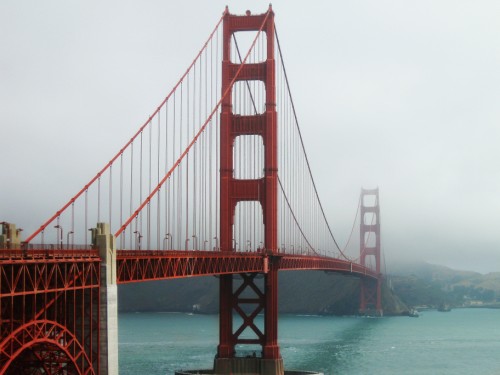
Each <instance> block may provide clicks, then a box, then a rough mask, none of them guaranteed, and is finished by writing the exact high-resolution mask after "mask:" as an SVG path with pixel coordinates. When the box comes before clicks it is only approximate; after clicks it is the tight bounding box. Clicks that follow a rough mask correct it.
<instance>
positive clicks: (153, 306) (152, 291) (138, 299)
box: [119, 271, 407, 315]
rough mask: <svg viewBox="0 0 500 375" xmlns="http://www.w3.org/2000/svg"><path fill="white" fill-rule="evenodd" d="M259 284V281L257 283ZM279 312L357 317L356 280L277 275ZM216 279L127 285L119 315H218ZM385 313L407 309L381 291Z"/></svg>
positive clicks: (321, 275)
mask: <svg viewBox="0 0 500 375" xmlns="http://www.w3.org/2000/svg"><path fill="white" fill-rule="evenodd" d="M260 282H262V280H261V281H260ZM278 295H279V311H280V312H281V313H297V314H298V313H300V314H337V315H351V314H357V312H358V308H359V280H358V279H356V278H353V277H346V276H342V275H339V274H333V273H325V272H320V271H293V272H291V271H289V272H280V274H279V294H278ZM218 300H219V289H218V279H217V278H215V277H199V278H189V279H177V280H166V281H155V282H146V283H136V284H126V285H120V287H119V309H120V311H184V312H186V311H192V310H193V306H196V309H199V311H200V312H203V313H217V312H218V303H219V301H218ZM383 301H384V311H385V313H386V314H391V313H392V314H401V313H402V312H404V311H406V310H407V308H406V306H405V305H404V304H402V303H401V302H400V301H399V299H398V298H397V297H396V296H395V295H394V293H392V292H391V291H390V290H388V289H386V288H384V293H383Z"/></svg>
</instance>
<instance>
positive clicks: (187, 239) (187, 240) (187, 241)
mask: <svg viewBox="0 0 500 375" xmlns="http://www.w3.org/2000/svg"><path fill="white" fill-rule="evenodd" d="M188 243H189V238H186V251H188Z"/></svg>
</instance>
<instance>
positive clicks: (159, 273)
mask: <svg viewBox="0 0 500 375" xmlns="http://www.w3.org/2000/svg"><path fill="white" fill-rule="evenodd" d="M264 262H265V260H264V257H263V256H262V254H259V253H221V252H207V251H157V250H150V251H147V250H141V251H128V250H119V251H118V254H117V270H118V271H117V282H118V283H130V282H136V281H147V280H162V279H174V278H182V277H191V276H210V275H225V274H234V273H242V272H262V271H263V270H264Z"/></svg>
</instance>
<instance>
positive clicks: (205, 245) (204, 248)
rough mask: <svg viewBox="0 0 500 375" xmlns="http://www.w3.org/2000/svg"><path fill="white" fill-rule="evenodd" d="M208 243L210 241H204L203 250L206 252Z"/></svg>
mask: <svg viewBox="0 0 500 375" xmlns="http://www.w3.org/2000/svg"><path fill="white" fill-rule="evenodd" d="M207 242H208V240H205V241H203V250H204V251H205V250H206V249H207Z"/></svg>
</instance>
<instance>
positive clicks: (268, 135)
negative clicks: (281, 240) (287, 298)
mask: <svg viewBox="0 0 500 375" xmlns="http://www.w3.org/2000/svg"><path fill="white" fill-rule="evenodd" d="M261 27H262V31H263V32H265V34H266V37H267V38H266V39H267V42H266V44H267V45H266V50H267V56H266V60H264V61H261V62H256V63H247V64H244V65H243V66H241V64H238V63H234V62H231V59H230V56H231V38H232V36H233V34H234V33H235V32H239V31H259V29H260V28H261ZM240 68H241V70H240ZM238 71H239V74H238ZM236 76H237V78H236V80H237V81H253V80H257V81H261V82H262V83H263V84H264V87H265V91H266V94H265V111H264V113H262V114H254V115H242V114H235V113H233V103H232V100H233V99H232V92H231V90H232V83H233V81H234V79H235V77H236ZM228 90H229V93H228V95H225V97H224V99H223V101H222V109H221V125H220V127H221V130H220V132H221V134H220V250H221V252H228V253H229V252H233V251H236V249H235V248H233V226H234V215H235V210H236V205H237V204H238V203H239V202H242V201H256V202H260V205H261V207H262V212H263V222H264V223H263V224H264V249H263V256H265V257H266V258H267V260H269V262H268V265H269V266H268V267H267V270H266V271H267V272H266V273H265V274H264V283H263V284H264V285H263V286H262V285H258V283H257V281H256V274H241V275H239V276H237V277H238V278H241V280H243V281H242V282H241V285H239V286H237V285H236V281H235V278H236V277H233V275H221V277H220V328H219V329H220V332H219V334H220V338H219V346H218V349H217V357H216V359H215V366H214V367H215V372H216V373H217V374H241V373H258V374H272V375H275V374H283V373H284V370H283V360H282V358H281V354H280V350H279V346H278V327H277V325H278V294H277V293H278V264H277V262H278V261H279V258H278V257H277V252H278V230H277V228H278V218H277V212H278V209H277V187H278V152H277V142H278V132H277V113H276V93H275V90H276V84H275V59H274V14H273V12H272V9H271V7H270V8H269V11H268V12H267V13H265V14H260V15H251V14H250V12H247V14H246V15H243V16H237V15H232V14H229V12H228V11H227V8H226V13H225V15H224V20H223V58H222V95H223V96H224V93H226V92H227V91H228ZM252 135H253V136H260V137H262V141H263V145H264V176H263V177H262V178H258V179H236V178H235V177H234V161H233V147H234V142H235V139H236V138H237V137H240V136H241V137H244V136H252ZM248 157H250V155H248ZM249 294H251V295H252V298H249V297H248V295H249ZM251 308H253V311H252V312H250V313H248V310H249V309H251ZM262 313H263V314H264V329H263V330H262V329H260V328H259V327H258V326H257V323H256V320H257V315H258V314H262ZM235 316H236V317H237V318H238V320H235V319H234V317H235ZM240 321H241V324H240V323H238V322H240ZM238 325H239V326H238ZM244 331H247V332H248V331H250V332H251V333H252V334H253V336H254V337H255V338H251V339H249V338H248V337H245V336H244V335H242V333H243V332H244ZM236 345H254V346H255V345H258V346H259V345H260V347H261V348H262V351H261V353H256V354H254V356H253V357H255V358H253V357H252V356H251V357H252V358H248V357H247V356H245V357H246V358H243V357H238V355H237V353H236Z"/></svg>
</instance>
